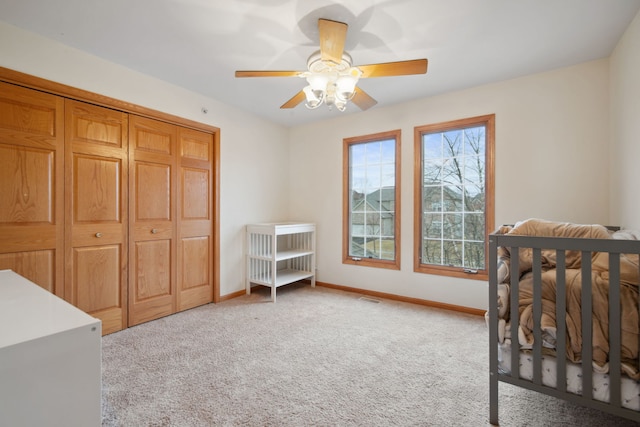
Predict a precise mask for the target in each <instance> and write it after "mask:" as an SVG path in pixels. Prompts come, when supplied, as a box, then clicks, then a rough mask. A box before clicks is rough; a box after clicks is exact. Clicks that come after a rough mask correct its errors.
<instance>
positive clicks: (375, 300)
mask: <svg viewBox="0 0 640 427" xmlns="http://www.w3.org/2000/svg"><path fill="white" fill-rule="evenodd" d="M358 299H359V300H362V301H367V302H373V303H376V304H378V303H379V302H380V300H379V299H375V298H371V297H360V298H358Z"/></svg>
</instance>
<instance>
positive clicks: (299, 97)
mask: <svg viewBox="0 0 640 427" xmlns="http://www.w3.org/2000/svg"><path fill="white" fill-rule="evenodd" d="M305 99H307V97H306V95H305V94H304V91H300V92H298V93H296V94H295V95H293V98H291V99H290V100H288V101H287V102H285V103H284V104H282V106H281V107H280V108H294V107H296V106H297V105H298V104H300V103H301V102H302V101H304V100H305Z"/></svg>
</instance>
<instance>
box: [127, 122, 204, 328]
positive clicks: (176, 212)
mask: <svg viewBox="0 0 640 427" xmlns="http://www.w3.org/2000/svg"><path fill="white" fill-rule="evenodd" d="M129 129H130V130H129V144H130V145H129V161H130V166H129V171H130V172H129V175H130V187H129V188H130V191H129V200H130V215H129V218H130V220H129V221H130V227H129V230H130V232H129V253H130V258H129V259H130V262H129V325H136V324H139V323H142V322H146V321H149V320H152V319H156V318H159V317H162V316H166V315H168V314H172V313H175V312H177V311H181V310H186V309H188V308H191V307H195V306H198V305H202V304H206V303H208V302H212V301H213V279H212V274H211V269H212V265H213V253H212V225H213V222H212V211H213V207H212V194H211V191H212V155H213V137H212V136H211V134H207V133H204V132H199V131H195V130H191V129H186V128H182V127H178V126H175V125H171V124H167V123H163V122H159V121H156V120H152V119H148V118H144V117H138V116H134V115H131V116H130V118H129Z"/></svg>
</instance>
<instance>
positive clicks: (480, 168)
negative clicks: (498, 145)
mask: <svg viewBox="0 0 640 427" xmlns="http://www.w3.org/2000/svg"><path fill="white" fill-rule="evenodd" d="M494 122H495V116H494V115H488V116H481V117H473V118H469V119H463V120H456V121H452V122H446V123H439V124H434V125H427V126H420V127H416V128H415V156H416V162H415V173H414V177H415V180H414V183H415V184H414V185H415V187H414V192H415V203H414V204H415V206H414V207H415V212H414V229H415V230H414V235H415V239H414V240H415V242H414V271H416V272H421V273H430V274H441V275H448V276H455V277H469V278H473V279H479V280H486V279H487V257H486V253H487V236H488V234H489V233H490V232H491V231H492V230H493V226H494V224H493V223H494V170H493V169H494V160H493V159H494V134H495V131H494Z"/></svg>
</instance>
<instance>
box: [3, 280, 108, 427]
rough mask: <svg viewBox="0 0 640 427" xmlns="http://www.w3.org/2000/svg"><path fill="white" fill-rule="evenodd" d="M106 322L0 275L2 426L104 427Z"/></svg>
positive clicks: (30, 286)
mask: <svg viewBox="0 0 640 427" xmlns="http://www.w3.org/2000/svg"><path fill="white" fill-rule="evenodd" d="M101 336H102V327H101V322H100V320H98V319H95V318H93V317H91V316H89V315H88V314H86V313H84V312H83V311H81V310H79V309H77V308H76V307H74V306H72V305H71V304H69V303H67V302H66V301H64V300H62V299H60V298H58V297H57V296H55V295H53V294H52V293H50V292H47V291H46V290H44V289H42V288H41V287H39V286H38V285H36V284H34V283H33V282H30V281H29V280H27V279H25V278H24V277H22V276H20V275H18V274H16V273H14V272H13V271H11V270H0V426H50V427H55V426H65V427H71V426H82V427H90V426H100V425H101V423H102V419H101V418H102V414H101V387H102V372H101V362H102V358H101V340H102V338H101Z"/></svg>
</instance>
